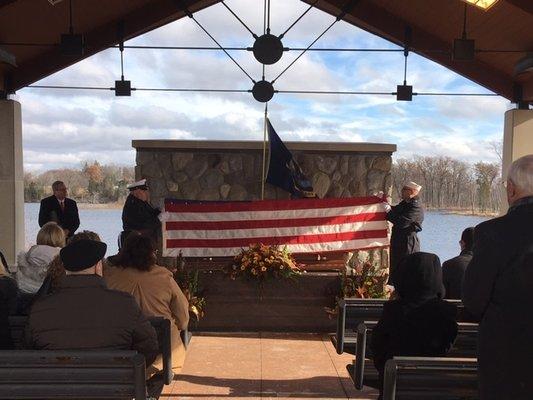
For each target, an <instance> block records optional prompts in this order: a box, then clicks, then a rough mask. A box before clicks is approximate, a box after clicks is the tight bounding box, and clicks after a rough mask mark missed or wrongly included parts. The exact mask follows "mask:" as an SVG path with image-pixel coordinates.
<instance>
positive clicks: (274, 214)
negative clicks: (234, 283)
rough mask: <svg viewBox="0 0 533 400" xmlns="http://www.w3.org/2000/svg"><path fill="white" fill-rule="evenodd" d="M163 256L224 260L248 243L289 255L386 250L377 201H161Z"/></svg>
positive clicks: (382, 214)
mask: <svg viewBox="0 0 533 400" xmlns="http://www.w3.org/2000/svg"><path fill="white" fill-rule="evenodd" d="M165 211H166V212H167V214H166V218H165V222H164V223H163V255H164V256H167V257H175V256H177V255H178V254H179V252H180V251H181V252H182V255H183V256H184V257H223V256H224V257H225V256H234V255H237V254H238V253H239V252H240V251H241V250H242V249H243V248H246V247H248V246H249V245H250V244H253V243H263V244H266V245H280V246H287V249H288V250H289V251H290V252H291V253H293V254H299V253H323V252H330V251H350V250H355V249H364V248H375V247H382V246H388V244H389V240H388V236H387V221H386V220H385V215H386V212H385V206H384V203H383V202H382V200H381V199H380V198H378V197H355V198H342V199H333V198H328V199H301V200H262V201H249V202H213V203H209V202H208V203H184V202H182V201H181V202H180V201H175V200H166V201H165Z"/></svg>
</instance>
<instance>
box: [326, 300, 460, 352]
mask: <svg viewBox="0 0 533 400" xmlns="http://www.w3.org/2000/svg"><path fill="white" fill-rule="evenodd" d="M387 301H388V300H386V299H359V298H344V299H341V300H340V301H339V306H338V314H337V330H336V333H335V336H336V350H337V353H338V354H342V353H343V352H344V344H345V337H346V331H347V330H352V331H355V330H356V329H357V325H359V324H360V323H361V322H363V321H369V320H376V321H377V320H379V319H380V318H381V314H382V313H383V304H384V303H385V302H387ZM446 301H448V302H450V303H452V304H455V305H456V306H457V320H458V321H469V320H470V319H469V316H468V315H467V313H466V311H465V309H464V306H463V304H462V302H461V301H460V300H446Z"/></svg>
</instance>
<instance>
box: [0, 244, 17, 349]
mask: <svg viewBox="0 0 533 400" xmlns="http://www.w3.org/2000/svg"><path fill="white" fill-rule="evenodd" d="M4 262H5V259H4V256H3V255H2V253H0V350H7V349H11V348H13V343H12V341H11V334H10V332H9V315H11V314H14V313H15V311H16V308H17V296H18V289H17V283H16V282H15V280H14V279H13V278H11V276H10V275H9V272H8V271H7V265H5V264H4Z"/></svg>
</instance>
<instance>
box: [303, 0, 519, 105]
mask: <svg viewBox="0 0 533 400" xmlns="http://www.w3.org/2000/svg"><path fill="white" fill-rule="evenodd" d="M303 1H305V2H306V3H309V4H311V3H313V0H303ZM343 5H344V0H327V1H324V0H323V1H320V2H319V3H318V4H317V5H316V7H317V8H319V9H321V10H323V11H325V12H327V13H328V14H331V15H334V16H336V15H338V13H339V10H340V9H341V8H342V6H343ZM344 20H345V21H346V22H348V23H351V24H353V25H355V26H357V27H359V28H361V29H364V30H366V31H368V32H370V33H372V34H375V35H378V36H380V37H382V38H384V39H387V40H389V41H391V42H393V43H396V44H398V45H400V46H402V45H403V44H402V43H403V39H404V35H405V27H406V26H410V27H411V29H412V41H411V49H412V51H414V52H416V53H417V54H420V55H422V56H423V57H425V58H428V59H430V60H432V61H435V62H437V63H438V64H441V65H443V66H445V67H446V68H448V69H450V70H452V71H454V72H456V73H458V74H460V75H462V76H464V77H466V78H467V79H470V80H472V81H474V82H476V83H478V84H479V85H481V86H484V87H485V88H487V89H489V90H491V91H493V92H495V93H498V94H499V95H501V96H503V97H505V98H507V99H509V100H512V98H513V79H512V77H510V76H506V75H505V74H502V73H501V72H500V71H498V70H496V69H494V68H492V67H490V66H489V65H487V64H485V63H483V62H481V61H479V60H473V61H466V62H465V61H462V62H459V61H453V60H452V59H451V56H450V53H449V52H442V53H440V52H424V50H439V49H442V50H443V51H451V44H450V43H447V42H445V41H444V40H442V39H439V38H438V37H436V36H435V35H433V34H431V33H429V32H427V31H425V30H422V29H420V28H418V27H416V26H414V25H412V24H411V23H410V22H409V21H404V20H402V19H400V18H399V17H398V16H396V15H393V14H391V13H389V12H388V11H387V10H386V9H384V8H381V7H378V6H376V5H375V4H373V3H372V1H369V0H362V1H360V2H359V3H358V4H357V5H356V6H355V7H354V8H353V10H352V11H351V12H350V13H349V14H347V15H346V17H345V18H344Z"/></svg>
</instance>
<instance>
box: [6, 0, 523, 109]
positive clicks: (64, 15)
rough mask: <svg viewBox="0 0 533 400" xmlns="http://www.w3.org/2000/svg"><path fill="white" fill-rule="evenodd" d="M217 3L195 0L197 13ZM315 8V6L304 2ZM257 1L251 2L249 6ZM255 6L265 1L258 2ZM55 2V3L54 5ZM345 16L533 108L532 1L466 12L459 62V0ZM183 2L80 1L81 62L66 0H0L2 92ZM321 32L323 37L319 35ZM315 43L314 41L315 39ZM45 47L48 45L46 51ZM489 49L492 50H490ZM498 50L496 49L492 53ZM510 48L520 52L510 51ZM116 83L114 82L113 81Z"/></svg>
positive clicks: (333, 10) (330, 4)
mask: <svg viewBox="0 0 533 400" xmlns="http://www.w3.org/2000/svg"><path fill="white" fill-rule="evenodd" d="M218 1H219V0H189V1H186V2H185V3H186V4H187V5H188V8H189V9H190V11H192V12H196V11H198V10H200V9H203V8H205V7H208V6H210V5H213V4H215V3H217V2H218ZM304 1H305V2H307V3H309V4H314V3H315V0H304ZM251 2H252V1H251ZM253 2H254V3H256V2H257V3H258V4H259V3H261V4H262V2H259V1H258V0H253ZM51 3H55V5H52V4H51ZM352 3H353V4H352V5H353V7H352V8H351V9H350V10H349V11H348V13H347V14H346V15H345V16H344V18H343V19H344V20H345V21H347V22H348V23H351V24H353V25H356V26H358V27H360V28H362V29H365V30H367V31H369V32H371V33H373V34H376V35H378V36H381V37H383V38H385V39H388V40H390V41H392V42H394V43H396V44H399V45H401V46H403V42H404V37H405V27H406V26H409V27H410V28H411V31H412V39H411V43H410V49H411V50H412V51H414V52H416V53H418V54H420V55H422V56H424V57H426V58H428V59H431V60H433V61H435V62H437V63H439V64H441V65H443V66H445V67H447V68H449V69H450V70H452V71H455V72H457V73H459V74H461V75H463V76H465V77H466V78H468V79H471V80H472V81H474V82H477V83H478V84H480V85H482V86H484V87H486V88H487V89H489V90H491V91H494V92H495V93H497V94H499V95H501V96H503V97H505V98H507V99H509V100H512V101H516V100H519V98H518V97H517V96H519V93H520V92H522V96H523V100H526V101H530V102H533V68H531V70H530V71H527V72H525V73H522V74H519V75H515V71H514V69H515V65H516V63H517V62H518V61H519V60H520V59H522V58H524V57H525V56H526V55H527V52H528V51H530V52H531V53H532V54H533V29H532V27H533V1H532V0H499V1H498V2H497V3H496V5H494V6H493V7H492V8H490V9H489V10H488V11H482V10H480V9H478V8H476V7H473V6H469V7H468V25H467V33H468V38H469V39H475V41H476V50H477V51H476V53H475V59H474V60H472V61H454V60H453V59H452V57H451V52H452V48H453V41H454V39H456V38H460V37H461V33H462V27H463V13H464V3H463V2H462V1H461V0H402V1H399V0H359V1H353V2H352ZM180 4H182V1H178V0H112V1H110V0H90V1H89V0H75V1H74V2H73V7H74V8H73V9H74V18H73V20H74V24H73V25H74V31H75V33H81V34H83V35H84V36H85V43H86V48H85V53H84V54H83V56H65V55H61V53H60V50H59V46H54V45H51V44H58V43H59V41H60V36H61V34H62V33H66V32H68V30H69V2H68V1H67V0H54V1H47V0H0V43H33V44H35V43H41V44H45V45H44V46H15V45H0V49H3V50H5V51H7V52H9V53H11V54H12V55H14V56H15V57H16V64H17V65H16V66H12V65H10V64H7V63H1V62H0V78H2V77H3V79H0V90H2V89H3V90H5V91H6V92H14V91H16V90H19V89H21V88H23V87H25V86H27V85H30V84H32V83H33V82H36V81H38V80H40V79H42V78H44V77H46V76H48V75H50V74H52V73H54V72H57V71H59V70H61V69H63V68H66V67H68V66H69V65H72V64H74V63H76V62H77V61H79V60H81V59H83V58H86V57H89V56H91V55H93V54H95V53H97V52H99V51H102V50H104V49H106V48H108V47H109V46H113V45H116V44H118V42H119V40H120V36H119V34H118V32H119V26H122V28H121V29H122V32H123V37H124V39H126V40H127V39H131V38H133V37H135V36H138V35H141V34H143V33H146V32H148V31H150V30H152V29H155V28H157V27H160V26H162V25H165V24H167V23H169V22H172V21H175V20H177V19H179V18H182V17H184V16H185V13H184V11H183V10H182V9H181V8H180V6H179V5H180ZM345 4H346V0H318V2H317V3H316V4H315V7H317V8H319V9H321V10H323V11H325V12H327V13H330V14H332V15H334V16H337V15H339V13H340V11H341V10H342V9H343V6H344V5H345ZM318 33H319V32H317V34H318ZM309 39H310V42H311V41H312V40H313V39H314V37H313V38H309ZM46 44H47V45H46ZM487 50H491V51H487ZM494 50H498V51H494ZM510 50H518V51H516V52H509V51H510ZM532 56H533V55H532ZM110 84H111V83H110Z"/></svg>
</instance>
